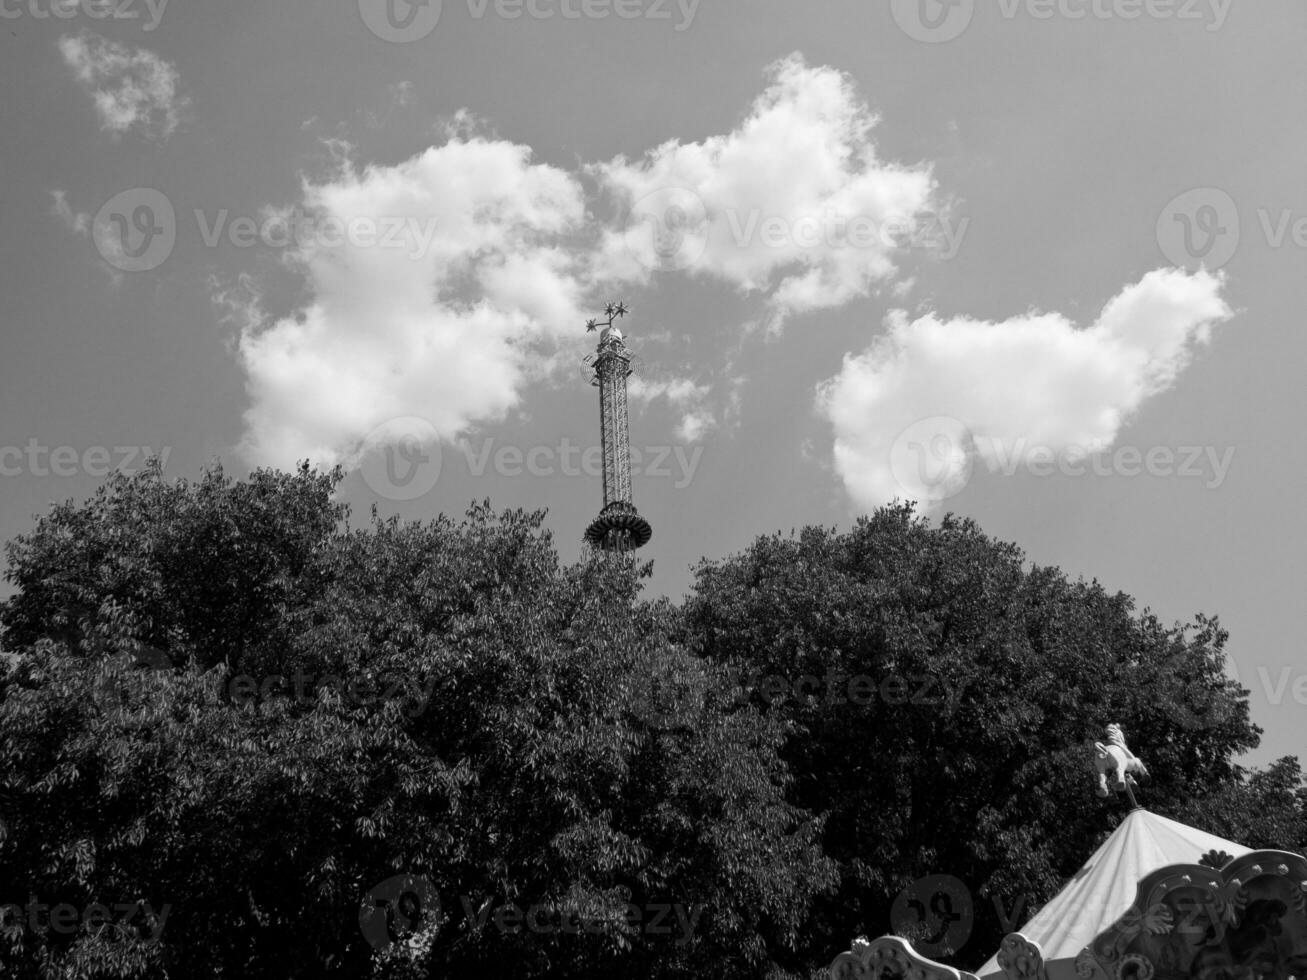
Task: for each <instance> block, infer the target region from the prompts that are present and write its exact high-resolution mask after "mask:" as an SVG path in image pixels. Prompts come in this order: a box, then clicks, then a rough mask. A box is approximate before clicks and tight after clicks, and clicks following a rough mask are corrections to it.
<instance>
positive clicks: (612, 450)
mask: <svg viewBox="0 0 1307 980" xmlns="http://www.w3.org/2000/svg"><path fill="white" fill-rule="evenodd" d="M626 312H627V310H626V306H625V304H623V303H609V304H608V306H607V307H606V308H605V309H604V315H605V316H606V317H607V318H608V319H607V320H590V321H588V322H587V323H586V325H585V329H586V330H587V331H591V332H593V331H594V330H596V329H598V328H599V327H601V326H602V327H603V330H602V332H601V333H600V334H599V346H598V347H596V348H595V352H594V353H593V354H590V355H587V356H586V358H585V362H586V364H588V365H589V366H590V367H591V368H592V369H593V371H594V375H593V376H592V377H591V379H590V383H591V384H592V385H594V386H595V387H597V388H598V389H599V426H600V438H601V440H602V447H603V460H604V508H603V510H601V511H600V512H599V516H598V517H596V518H595V519H594V520H593V521H591V522H590V526H589V527H588V528H586V532H585V539H586V541H588V542H590V544H591V545H593V546H594V547H595V548H598V549H601V550H603V551H619V552H624V551H634V550H635V549H636V548H639V547H641V546H642V545H645V544H648V543H649V538H650V537H652V536H653V528H651V527H650V526H649V522H648V521H646V520H645V519H644V518H643V517H641V516H640V515H639V513H638V512H637V511H636V509H635V504H633V503H631V437H630V433H629V431H628V426H627V418H626V379H627V376H628V375H630V373H631V351H630V350H629V349H628V348H627V346H626V341H625V339H624V338H623V337H622V331H621V330H619V329H618V328H617V327H615V326H613V321H615V320H617V319H618V318H620V317H623V316H626Z"/></svg>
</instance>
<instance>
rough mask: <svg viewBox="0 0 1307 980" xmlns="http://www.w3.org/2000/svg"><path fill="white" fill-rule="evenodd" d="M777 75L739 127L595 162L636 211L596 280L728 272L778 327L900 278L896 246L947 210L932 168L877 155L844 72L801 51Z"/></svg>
mask: <svg viewBox="0 0 1307 980" xmlns="http://www.w3.org/2000/svg"><path fill="white" fill-rule="evenodd" d="M770 74H771V81H770V84H769V85H768V87H767V89H766V90H765V91H764V92H763V93H762V94H761V95H760V96H759V97H758V98H757V99H756V100H755V101H754V103H753V106H752V108H751V109H750V111H749V112H748V114H747V116H746V117H745V119H744V120H743V122H741V123H740V124H739V125H738V126H737V127H736V128H735V129H734V130H732V131H731V132H729V133H727V134H725V135H720V136H713V137H710V138H708V139H705V140H703V141H702V142H698V143H681V142H680V141H678V140H669V141H668V142H666V143H664V144H662V145H661V146H659V147H657V148H656V149H654V150H652V151H650V152H649V153H647V154H646V155H645V156H644V157H643V159H641V160H639V161H635V162H632V161H628V160H627V159H626V158H624V157H617V158H616V159H614V160H613V161H611V162H608V163H601V164H595V165H593V166H592V167H591V168H590V172H591V173H592V175H594V176H595V177H596V178H597V179H598V180H599V181H600V183H601V186H602V187H603V188H604V190H605V191H606V192H608V193H610V194H612V195H614V196H615V197H616V199H617V201H618V203H619V206H620V207H621V209H622V210H623V212H624V213H625V212H627V211H629V212H630V215H631V217H630V221H629V222H628V223H627V226H626V227H625V228H621V229H614V230H610V231H609V232H608V233H607V234H606V235H605V238H604V241H603V247H602V250H601V254H600V255H599V257H598V259H597V262H596V268H597V270H598V271H597V273H596V275H597V277H598V278H605V277H607V278H609V279H612V280H616V281H635V282H645V281H647V280H648V279H649V278H650V277H651V276H652V274H653V272H654V271H655V270H670V269H683V270H684V271H685V272H686V274H688V275H691V276H706V277H711V278H715V279H719V280H722V281H725V282H727V283H730V284H732V285H734V286H735V287H736V288H737V289H739V290H740V291H741V292H743V293H760V294H763V295H765V296H766V298H767V301H768V304H769V309H770V314H771V315H770V322H769V326H770V327H772V328H773V329H774V328H778V327H779V326H780V325H781V323H782V322H783V321H784V320H785V319H786V318H787V317H788V316H790V315H792V314H795V313H802V312H807V311H811V310H817V309H824V308H831V307H837V306H841V305H843V304H845V303H847V302H849V301H850V300H852V299H855V298H857V297H861V296H866V295H868V293H869V292H870V290H871V288H872V287H873V285H874V284H875V283H877V282H879V281H883V280H888V279H890V278H891V277H892V276H893V275H894V274H895V272H896V264H895V258H896V255H897V254H898V253H900V252H901V251H902V250H903V249H904V248H905V247H906V246H908V245H909V244H912V243H914V242H915V243H920V234H921V231H922V229H923V227H924V226H925V225H926V224H927V223H928V222H927V221H926V220H925V219H926V218H927V217H928V215H927V213H928V212H932V211H938V210H940V208H941V205H940V204H939V203H938V202H937V201H936V199H935V197H936V194H935V190H936V189H935V182H934V179H933V177H932V175H931V172H930V168H929V167H928V166H924V165H922V166H915V167H908V166H901V165H898V164H893V163H887V162H884V161H882V160H881V159H880V158H879V157H878V155H877V152H876V146H875V143H874V142H873V140H872V130H873V129H874V127H875V125H876V123H877V121H878V119H877V117H876V116H875V115H873V114H872V113H871V111H870V110H869V109H868V108H867V106H866V105H865V104H864V103H863V102H862V101H860V100H859V99H858V97H857V94H856V92H855V90H854V87H853V83H852V81H851V80H850V79H849V78H848V77H847V76H846V75H843V74H841V73H840V72H837V71H835V70H834V69H832V68H827V67H818V68H811V67H809V66H808V65H807V64H806V63H805V62H804V60H803V58H802V56H801V55H798V54H795V55H791V56H790V57H788V58H786V59H784V60H782V61H780V62H778V63H776V64H775V65H773V66H772V67H771V70H770Z"/></svg>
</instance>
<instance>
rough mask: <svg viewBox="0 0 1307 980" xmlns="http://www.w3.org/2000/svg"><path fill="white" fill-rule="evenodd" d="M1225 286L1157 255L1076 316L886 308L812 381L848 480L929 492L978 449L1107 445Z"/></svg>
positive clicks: (1004, 454)
mask: <svg viewBox="0 0 1307 980" xmlns="http://www.w3.org/2000/svg"><path fill="white" fill-rule="evenodd" d="M1222 286H1223V281H1222V280H1221V278H1219V277H1218V276H1215V275H1212V274H1209V273H1207V272H1198V273H1195V274H1193V275H1189V274H1186V273H1185V272H1183V271H1181V270H1178V269H1159V270H1156V271H1154V272H1150V273H1148V274H1147V275H1146V276H1144V277H1143V279H1142V280H1140V281H1139V282H1138V283H1135V284H1134V285H1131V286H1127V287H1126V288H1125V289H1124V290H1122V292H1121V293H1120V294H1119V295H1118V296H1116V297H1115V298H1114V299H1112V300H1111V301H1110V302H1109V303H1108V304H1107V305H1106V306H1105V307H1104V309H1103V311H1102V313H1101V314H1100V316H1099V317H1098V319H1097V320H1096V321H1095V322H1094V323H1093V324H1092V325H1090V326H1088V327H1085V328H1077V327H1076V325H1074V324H1073V323H1071V322H1070V321H1069V320H1068V319H1066V318H1065V317H1063V316H1061V315H1060V314H1057V313H1044V314H1036V313H1032V314H1028V315H1026V316H1019V317H1013V318H1012V319H1009V320H1004V321H1002V322H999V323H992V322H985V321H978V320H971V319H966V318H955V319H950V320H941V319H940V318H939V317H938V316H936V315H934V314H931V315H927V316H923V317H921V318H919V319H917V320H913V321H909V320H908V318H907V316H906V315H905V314H903V313H902V312H895V313H892V314H891V315H890V316H889V318H888V321H887V326H888V334H887V335H886V336H884V337H882V338H879V339H877V340H876V341H874V342H873V343H872V344H871V345H870V346H869V347H868V348H867V349H866V350H865V351H864V352H862V353H861V354H857V355H850V356H848V357H846V358H845V360H844V364H843V367H842V369H841V371H840V372H839V374H838V375H836V376H835V377H834V378H832V379H830V380H829V381H827V382H826V383H825V384H823V385H822V386H821V387H820V389H819V395H818V405H819V407H820V410H821V411H822V412H823V414H824V415H825V416H826V417H827V418H828V419H829V420H830V422H831V424H832V426H833V427H834V433H835V447H834V458H835V466H836V469H837V471H838V472H839V475H840V477H841V478H842V479H843V481H844V486H845V488H846V490H847V491H848V493H849V495H850V497H851V498H852V499H853V500H854V501H855V502H856V503H857V504H858V505H860V506H862V507H867V508H871V507H874V506H876V505H878V504H882V503H885V502H887V501H889V500H891V499H893V498H894V497H900V498H905V499H915V500H918V501H920V502H924V503H927V504H931V503H936V502H938V501H939V500H940V499H942V498H943V497H945V496H948V495H949V494H951V493H952V492H955V491H956V489H957V488H958V485H959V481H963V482H964V481H965V479H966V475H967V474H968V473H969V471H970V466H971V465H972V464H973V462H974V461H977V460H978V461H980V462H983V463H984V464H985V465H986V466H987V467H989V468H990V469H997V468H999V467H1000V466H1001V465H1006V463H1007V461H1010V460H1011V459H1013V458H1014V456H1019V455H1021V454H1023V453H1029V452H1031V451H1034V450H1035V449H1037V448H1038V449H1041V451H1042V450H1047V451H1050V452H1051V453H1053V454H1055V455H1059V454H1078V453H1080V452H1081V451H1096V450H1097V449H1100V448H1105V447H1107V446H1110V445H1111V444H1112V442H1113V441H1114V440H1115V439H1116V437H1117V434H1118V432H1119V431H1120V430H1121V427H1122V426H1123V425H1124V424H1125V423H1126V422H1127V421H1128V420H1129V418H1130V417H1131V415H1132V414H1133V413H1134V412H1136V411H1137V410H1138V409H1139V407H1140V406H1141V405H1142V404H1143V403H1144V401H1146V400H1147V399H1148V398H1150V397H1152V396H1154V395H1156V394H1158V393H1160V392H1162V391H1165V390H1166V389H1168V388H1170V387H1171V386H1172V385H1173V384H1174V382H1175V380H1176V378H1177V376H1178V375H1179V374H1180V372H1181V371H1183V370H1184V368H1185V366H1186V365H1187V364H1188V362H1189V360H1190V358H1191V356H1192V353H1193V351H1194V349H1195V347H1196V346H1198V345H1202V344H1206V343H1207V341H1208V339H1209V335H1210V331H1211V328H1212V326H1213V325H1214V324H1217V323H1220V322H1222V321H1224V320H1226V319H1228V318H1229V317H1230V316H1231V315H1232V313H1231V310H1230V308H1229V307H1228V306H1227V305H1226V303H1225V301H1224V299H1223V298H1222V296H1221V290H1222Z"/></svg>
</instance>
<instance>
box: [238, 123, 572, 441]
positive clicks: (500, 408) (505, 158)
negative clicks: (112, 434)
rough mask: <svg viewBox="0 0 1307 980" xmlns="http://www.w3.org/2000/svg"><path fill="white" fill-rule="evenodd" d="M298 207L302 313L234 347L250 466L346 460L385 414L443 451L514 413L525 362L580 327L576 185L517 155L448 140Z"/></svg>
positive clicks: (310, 188)
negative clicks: (307, 295) (306, 293)
mask: <svg viewBox="0 0 1307 980" xmlns="http://www.w3.org/2000/svg"><path fill="white" fill-rule="evenodd" d="M304 194H305V211H306V213H307V214H308V215H310V216H311V217H312V219H313V220H314V221H315V222H316V225H315V226H314V227H315V228H316V230H315V231H309V232H303V231H301V232H300V233H299V234H298V235H297V238H296V240H297V241H298V242H299V243H300V244H299V248H298V251H297V252H296V253H295V255H296V259H297V260H298V261H299V262H300V263H301V264H302V267H303V269H304V270H305V273H306V275H307V279H308V285H309V287H310V289H311V292H312V295H313V300H312V302H311V303H310V305H308V306H307V307H306V308H305V309H303V310H301V311H300V312H299V313H298V314H297V315H295V316H291V317H287V318H285V319H282V320H280V321H278V322H276V323H274V324H272V325H271V326H269V327H267V328H264V329H257V328H248V329H246V330H245V331H244V332H243V333H242V336H241V339H240V345H239V352H240V357H241V361H242V363H243V366H244V368H245V371H246V375H247V389H248V392H249V396H250V399H251V406H250V408H249V410H248V412H247V414H246V438H245V445H244V449H245V451H246V455H247V456H248V457H249V458H251V459H252V460H254V461H255V462H259V463H268V464H276V465H281V466H287V465H290V463H292V462H293V461H294V460H295V459H298V458H303V457H307V458H310V459H313V460H315V461H320V462H341V461H344V462H349V461H351V460H353V459H354V458H355V455H356V454H357V452H358V451H359V449H360V447H361V445H362V444H363V441H364V438H365V437H366V436H367V435H368V433H369V432H371V431H372V430H373V429H375V428H377V427H378V426H380V425H382V424H383V423H386V422H387V421H389V420H391V419H394V418H397V417H406V416H417V417H420V418H422V419H425V420H426V421H427V422H428V423H430V425H431V427H432V428H433V429H434V432H435V434H436V435H437V436H438V437H440V438H441V439H451V440H452V439H454V438H456V437H457V436H458V435H460V434H462V433H463V432H464V431H465V430H466V429H467V428H468V427H469V426H471V425H473V424H475V423H477V422H481V421H488V420H493V419H497V418H500V417H502V416H503V415H504V413H505V412H507V411H508V410H509V409H511V408H512V407H513V406H514V405H516V404H517V402H518V399H519V396H520V393H521V389H522V386H523V384H524V382H525V380H526V378H527V375H528V369H527V360H528V354H529V351H530V350H531V349H532V348H533V347H536V346H539V345H544V346H546V347H547V346H548V345H549V344H550V343H551V342H552V341H555V340H556V339H557V337H558V336H559V335H560V334H561V333H563V332H574V331H576V329H577V326H578V324H579V323H580V322H582V320H583V317H584V314H583V310H582V307H581V304H580V296H581V281H580V279H579V278H578V275H577V270H576V266H577V263H578V257H577V256H576V255H575V254H574V253H573V252H572V251H571V250H569V248H568V247H566V243H567V241H568V240H569V239H570V237H571V236H573V235H574V234H575V233H576V231H577V229H578V228H579V227H580V225H581V223H582V221H583V218H584V202H583V198H582V193H581V190H580V186H579V184H578V182H577V181H576V180H575V178H573V177H572V176H570V175H568V174H567V173H565V172H563V171H561V170H558V169H556V168H553V167H549V166H543V165H539V164H533V163H532V162H531V159H530V151H529V150H528V149H527V148H525V147H522V146H517V145H514V144H511V143H507V142H502V141H490V140H484V139H478V138H473V139H463V138H451V139H450V140H449V142H447V143H445V144H444V145H443V146H440V147H433V148H431V149H428V150H427V151H426V152H424V153H422V154H421V155H419V156H417V157H414V158H412V159H410V160H408V161H406V162H404V163H401V164H399V165H397V166H393V167H369V168H367V169H366V170H364V171H363V172H362V173H357V172H355V171H354V170H353V169H352V168H351V169H350V170H349V171H348V172H346V173H343V174H342V175H340V176H339V177H338V178H336V179H335V180H333V181H331V182H329V183H325V184H317V185H315V184H308V185H306V186H305V191H304ZM306 227H308V226H307V225H306ZM351 229H353V230H351ZM369 229H370V231H369Z"/></svg>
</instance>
